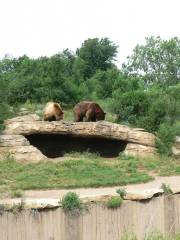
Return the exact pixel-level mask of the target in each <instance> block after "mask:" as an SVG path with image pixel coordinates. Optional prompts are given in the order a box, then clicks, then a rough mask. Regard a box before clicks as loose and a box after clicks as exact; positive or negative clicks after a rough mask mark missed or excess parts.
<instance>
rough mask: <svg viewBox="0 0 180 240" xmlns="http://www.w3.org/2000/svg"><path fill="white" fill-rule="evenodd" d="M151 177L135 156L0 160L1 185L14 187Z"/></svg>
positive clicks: (125, 181) (104, 183)
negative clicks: (142, 169)
mask: <svg viewBox="0 0 180 240" xmlns="http://www.w3.org/2000/svg"><path fill="white" fill-rule="evenodd" d="M91 157H92V156H91ZM151 179H152V177H150V176H148V174H147V173H145V172H144V171H138V169H137V164H134V162H133V161H131V160H130V161H127V160H120V159H116V160H112V161H111V160H108V159H103V158H100V157H98V156H96V157H95V158H93V157H92V158H85V157H84V158H83V157H82V158H81V159H73V160H65V161H63V162H56V163H54V162H39V163H28V164H22V163H18V162H16V161H14V160H12V159H6V160H2V161H0V189H1V188H2V189H9V190H11V191H12V190H16V189H21V190H27V189H56V188H77V187H100V186H113V185H126V184H128V183H138V182H147V181H149V180H151Z"/></svg>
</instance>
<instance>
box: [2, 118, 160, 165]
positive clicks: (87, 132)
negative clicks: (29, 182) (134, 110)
mask: <svg viewBox="0 0 180 240" xmlns="http://www.w3.org/2000/svg"><path fill="white" fill-rule="evenodd" d="M5 125H6V128H5V130H4V132H3V135H1V137H0V154H1V153H2V152H3V153H4V152H6V151H9V152H10V153H12V154H13V155H14V156H15V158H16V159H17V160H23V161H24V160H25V159H26V160H35V161H37V160H42V159H45V158H46V156H44V155H43V154H42V153H41V152H40V151H39V150H38V149H37V148H35V147H33V146H31V145H30V143H29V141H28V140H27V139H26V138H25V137H24V136H28V135H32V134H41V135H43V134H46V135H47V134H51V135H52V134H56V135H57V134H58V135H69V136H78V137H83V138H92V137H94V138H102V139H115V140H121V141H125V142H127V146H126V149H125V151H124V153H125V154H132V155H139V156H144V155H149V154H155V153H156V149H155V136H154V135H153V134H151V133H148V132H144V131H143V129H138V128H134V129H133V128H130V127H128V126H125V125H120V124H115V123H110V122H107V121H99V122H76V123H75V122H63V121H56V122H45V121H40V120H39V117H38V116H37V115H35V114H31V115H26V116H22V117H17V118H13V119H9V120H6V121H5Z"/></svg>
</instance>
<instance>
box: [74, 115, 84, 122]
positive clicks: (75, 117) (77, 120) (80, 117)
mask: <svg viewBox="0 0 180 240" xmlns="http://www.w3.org/2000/svg"><path fill="white" fill-rule="evenodd" d="M74 121H75V122H83V116H81V115H79V114H77V113H75V114H74Z"/></svg>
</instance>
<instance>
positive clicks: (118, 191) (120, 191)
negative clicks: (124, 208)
mask: <svg viewBox="0 0 180 240" xmlns="http://www.w3.org/2000/svg"><path fill="white" fill-rule="evenodd" d="M116 193H118V194H119V196H120V197H121V198H122V199H123V198H124V197H125V196H126V189H125V188H119V189H117V190H116Z"/></svg>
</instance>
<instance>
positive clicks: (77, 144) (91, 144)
mask: <svg viewBox="0 0 180 240" xmlns="http://www.w3.org/2000/svg"><path fill="white" fill-rule="evenodd" d="M25 137H26V138H27V139H28V140H29V142H30V144H31V145H33V146H34V147H36V148H38V149H39V150H40V151H41V152H42V153H43V154H44V155H45V156H47V157H48V158H56V157H63V155H64V154H65V153H71V152H73V151H74V152H84V151H89V152H91V153H98V154H99V155H100V156H101V157H117V156H118V155H119V153H120V152H122V151H124V149H125V148H126V145H127V142H125V141H120V140H114V139H105V138H97V137H93V138H92V137H91V138H89V137H77V136H71V135H59V134H33V135H28V136H25Z"/></svg>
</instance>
